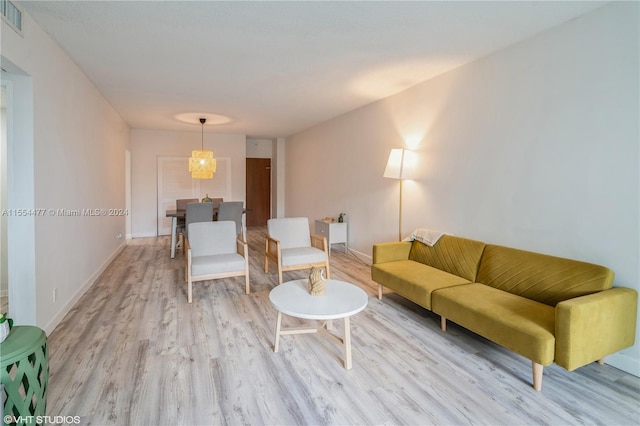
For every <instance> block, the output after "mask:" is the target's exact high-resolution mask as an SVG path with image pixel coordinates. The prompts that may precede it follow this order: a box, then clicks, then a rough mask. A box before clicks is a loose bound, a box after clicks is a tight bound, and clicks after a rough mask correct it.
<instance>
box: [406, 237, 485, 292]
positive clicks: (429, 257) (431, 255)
mask: <svg viewBox="0 0 640 426" xmlns="http://www.w3.org/2000/svg"><path fill="white" fill-rule="evenodd" d="M485 246H486V244H485V243H483V242H480V241H474V240H468V239H466V238H460V237H455V236H453V235H443V236H442V237H440V239H438V242H436V243H435V244H434V245H433V247H431V246H428V245H426V244H423V243H421V242H419V241H413V244H412V245H411V251H410V252H409V259H410V260H414V261H416V262H420V263H424V264H425V265H429V266H432V267H434V268H437V269H440V270H442V271H445V272H448V273H450V274H454V275H457V276H459V277H462V278H466V279H467V280H469V281H471V282H474V281H475V280H476V274H477V273H478V265H479V264H480V258H481V257H482V251H483V250H484V247H485Z"/></svg>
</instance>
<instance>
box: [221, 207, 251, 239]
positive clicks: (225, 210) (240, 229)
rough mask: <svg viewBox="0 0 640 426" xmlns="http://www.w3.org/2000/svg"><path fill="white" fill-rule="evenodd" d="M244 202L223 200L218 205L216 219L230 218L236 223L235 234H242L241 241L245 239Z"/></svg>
mask: <svg viewBox="0 0 640 426" xmlns="http://www.w3.org/2000/svg"><path fill="white" fill-rule="evenodd" d="M243 217H244V202H242V201H224V202H222V203H220V206H219V207H218V220H232V221H234V222H235V223H236V234H238V235H241V236H242V240H243V241H247V233H246V228H245V226H244V220H243Z"/></svg>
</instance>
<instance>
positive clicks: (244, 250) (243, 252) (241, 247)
mask: <svg viewBox="0 0 640 426" xmlns="http://www.w3.org/2000/svg"><path fill="white" fill-rule="evenodd" d="M236 250H237V251H238V254H239V255H240V256H242V257H244V258H245V259H248V258H249V255H248V253H249V245H248V244H247V243H246V242H245V241H243V240H242V239H240V238H236Z"/></svg>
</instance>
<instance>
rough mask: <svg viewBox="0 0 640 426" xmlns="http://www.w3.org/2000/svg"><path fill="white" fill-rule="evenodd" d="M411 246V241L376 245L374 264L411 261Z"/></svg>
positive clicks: (374, 246) (374, 247) (374, 248)
mask: <svg viewBox="0 0 640 426" xmlns="http://www.w3.org/2000/svg"><path fill="white" fill-rule="evenodd" d="M411 244H412V243H411V242H410V241H401V242H394V243H378V244H374V245H373V264H374V265H375V264H376V263H385V262H394V261H396V260H407V259H409V252H410V251H411Z"/></svg>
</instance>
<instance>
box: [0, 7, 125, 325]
mask: <svg viewBox="0 0 640 426" xmlns="http://www.w3.org/2000/svg"><path fill="white" fill-rule="evenodd" d="M23 18H24V19H23V23H24V25H23V34H24V37H20V36H19V35H17V34H16V33H15V32H14V31H13V30H12V29H10V28H9V27H8V26H7V25H6V24H5V23H4V22H3V23H2V61H3V64H2V65H3V68H5V65H6V67H9V66H11V68H12V69H13V68H15V69H19V72H20V73H23V74H24V75H20V74H15V75H13V76H11V78H12V79H13V80H14V82H16V81H18V83H19V82H20V81H21V80H29V84H32V91H29V90H25V91H22V92H20V93H18V91H19V88H16V89H15V92H16V93H15V94H14V95H15V98H16V103H18V102H17V101H18V100H19V101H21V102H22V101H25V102H24V103H25V104H26V105H29V106H30V107H29V111H22V110H19V111H17V112H16V116H18V115H19V117H16V118H15V119H16V123H18V125H17V126H15V127H16V131H15V133H16V134H15V135H14V138H13V142H12V140H11V136H10V140H9V149H10V153H9V164H8V169H9V176H8V181H9V182H8V185H9V188H8V197H9V201H8V203H9V207H10V208H30V207H35V208H38V209H45V210H48V209H54V210H55V209H95V208H104V209H110V208H124V206H125V196H124V194H125V183H124V177H125V169H124V157H125V156H124V152H125V149H126V147H127V146H128V141H129V128H128V126H127V125H126V123H125V122H124V121H123V120H122V118H121V117H120V116H119V115H118V114H117V113H116V112H115V110H114V109H113V108H112V107H111V105H110V104H109V103H108V102H107V101H106V100H105V99H104V98H103V97H102V95H101V94H100V93H99V92H98V91H97V89H96V88H95V87H94V86H93V85H92V83H91V82H90V81H89V80H88V79H87V77H86V76H85V75H84V74H83V73H82V71H81V70H80V69H79V68H78V67H77V66H76V65H75V63H74V62H73V61H71V59H70V58H69V57H68V56H67V55H66V54H65V52H64V51H63V50H62V49H61V48H60V47H59V46H58V45H57V44H56V43H55V42H54V41H53V40H52V39H51V38H50V37H49V36H48V35H46V34H45V33H44V32H43V31H42V30H41V29H40V28H39V27H38V26H37V24H36V23H35V22H34V21H33V20H32V19H31V18H30V17H29V16H28V15H27V14H23ZM3 78H4V76H3ZM16 85H17V86H19V84H16ZM29 115H30V116H29ZM24 123H27V124H28V125H29V126H26V127H25V129H22V128H21V126H22V125H23V124H24ZM12 143H13V144H14V145H13V146H11V144H12ZM25 186H26V188H25ZM25 194H26V195H25ZM10 220H11V219H10ZM14 224H15V225H16V226H15V227H14V226H12V225H11V223H10V225H9V226H10V234H11V232H14V233H17V232H20V235H16V238H15V240H18V241H20V242H21V244H26V245H28V246H31V250H32V251H33V256H34V258H33V261H32V262H31V266H30V267H29V266H27V267H25V270H24V271H23V270H21V271H19V272H20V274H21V275H22V276H31V275H30V274H32V273H34V272H35V273H34V276H35V286H34V289H35V291H34V293H35V294H33V293H29V292H26V293H25V292H22V293H20V295H21V297H16V298H14V297H13V296H14V293H13V289H19V288H21V287H22V286H23V281H22V280H21V279H20V276H15V275H14V277H16V279H15V280H13V279H12V274H11V269H10V271H9V272H10V275H9V286H10V313H11V314H12V315H13V313H14V308H15V306H18V305H19V304H21V305H29V306H30V310H33V311H34V313H35V319H34V320H33V321H31V320H29V322H33V323H35V325H38V326H40V327H42V328H44V329H45V331H47V332H50V331H51V330H53V328H54V327H55V325H57V323H58V322H59V321H60V320H61V318H62V317H63V316H64V314H65V313H66V312H67V310H68V309H70V307H71V306H72V304H73V303H75V301H76V300H77V299H78V298H79V296H80V295H81V294H82V293H83V292H84V291H85V290H86V288H88V286H90V285H91V284H92V283H93V282H94V280H95V279H96V278H97V277H98V275H99V274H100V273H101V272H102V270H103V269H104V268H105V267H106V265H108V263H109V262H110V261H111V259H112V258H113V256H115V255H116V254H117V253H118V252H119V250H120V249H121V248H122V247H123V244H124V239H117V238H116V235H117V234H118V233H121V234H124V231H125V217H124V216H117V217H114V216H97V217H96V216H94V217H60V216H57V215H55V214H50V213H47V214H45V215H44V216H30V217H28V218H25V219H24V220H22V219H20V220H15V221H14ZM22 225H24V226H22ZM10 237H11V235H10ZM16 249H21V248H20V247H17V246H15V245H13V246H12V239H11V238H10V240H9V247H8V250H9V253H10V256H12V255H15V253H16V252H15V250H16ZM27 254H28V253H27ZM9 267H10V268H11V260H10V265H9ZM29 268H33V269H34V271H30V270H29ZM27 284H28V283H27ZM54 290H55V291H56V292H57V300H56V302H55V303H54V302H53V292H54ZM17 299H19V300H17ZM12 307H13V308H12ZM22 312H23V309H20V312H15V314H16V315H14V316H16V317H18V316H19V314H22Z"/></svg>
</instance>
